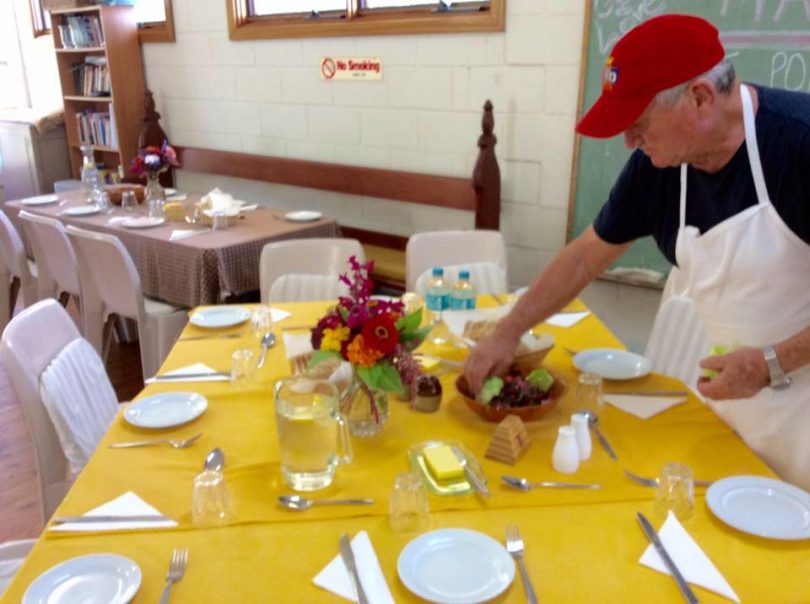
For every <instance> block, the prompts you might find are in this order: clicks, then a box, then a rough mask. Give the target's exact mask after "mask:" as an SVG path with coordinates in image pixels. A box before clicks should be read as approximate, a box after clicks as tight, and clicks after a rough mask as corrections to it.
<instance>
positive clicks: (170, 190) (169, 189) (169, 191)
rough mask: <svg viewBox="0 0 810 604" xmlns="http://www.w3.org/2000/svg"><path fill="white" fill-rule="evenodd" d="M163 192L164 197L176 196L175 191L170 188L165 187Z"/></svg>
mask: <svg viewBox="0 0 810 604" xmlns="http://www.w3.org/2000/svg"><path fill="white" fill-rule="evenodd" d="M163 192H164V193H166V195H177V189H173V188H171V187H166V188H165V189H163Z"/></svg>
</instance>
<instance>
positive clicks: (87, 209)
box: [62, 206, 101, 216]
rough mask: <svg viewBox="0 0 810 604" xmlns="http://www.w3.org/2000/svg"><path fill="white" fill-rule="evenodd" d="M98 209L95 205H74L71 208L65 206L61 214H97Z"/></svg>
mask: <svg viewBox="0 0 810 604" xmlns="http://www.w3.org/2000/svg"><path fill="white" fill-rule="evenodd" d="M100 211H101V210H99V209H98V208H97V207H96V206H75V207H73V208H65V209H64V210H62V214H66V215H68V216H90V215H91V214H98V213H99V212H100Z"/></svg>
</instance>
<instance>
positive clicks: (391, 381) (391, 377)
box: [357, 362, 405, 394]
mask: <svg viewBox="0 0 810 604" xmlns="http://www.w3.org/2000/svg"><path fill="white" fill-rule="evenodd" d="M357 375H358V376H359V377H360V379H361V380H363V381H364V382H365V383H366V385H367V386H368V387H369V388H372V389H374V390H385V391H386V392H393V393H395V394H402V393H403V392H405V386H403V384H402V378H401V377H400V376H399V372H398V371H397V370H396V368H395V367H394V366H393V365H392V364H391V363H387V362H386V363H377V364H376V365H374V367H358V368H357Z"/></svg>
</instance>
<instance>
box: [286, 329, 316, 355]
mask: <svg viewBox="0 0 810 604" xmlns="http://www.w3.org/2000/svg"><path fill="white" fill-rule="evenodd" d="M281 337H282V338H284V349H285V351H286V353H287V360H289V359H294V358H295V357H297V356H301V355H302V354H307V353H309V352H312V341H311V337H310V334H309V332H307V333H283V334H281Z"/></svg>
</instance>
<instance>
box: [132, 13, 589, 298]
mask: <svg viewBox="0 0 810 604" xmlns="http://www.w3.org/2000/svg"><path fill="white" fill-rule="evenodd" d="M225 5H226V3H225V2H223V1H222V0H173V6H174V17H175V27H176V33H177V42H176V43H175V44H147V45H145V46H144V49H143V55H144V64H145V70H146V80H147V84H148V86H149V87H150V88H151V89H152V90H153V92H154V93H155V97H156V101H157V105H158V110H159V111H160V112H161V113H162V114H163V120H162V124H163V127H164V129H165V130H166V131H167V133H168V135H169V137H170V139H171V141H172V142H173V143H175V144H178V145H189V146H198V147H205V148H211V149H222V150H228V151H243V152H246V153H259V154H267V155H275V156H281V157H291V158H298V159H308V160H316V161H327V162H338V163H347V164H351V163H358V164H363V165H366V166H370V167H375V168H390V169H396V170H409V171H416V172H428V173H434V174H443V175H450V176H461V177H468V176H470V175H471V173H472V168H473V165H474V162H475V158H476V156H477V151H478V149H477V147H476V140H477V137H478V134H479V132H480V119H481V108H482V106H483V104H484V101H485V100H486V99H490V100H492V102H493V104H494V106H495V133H496V135H497V137H498V145H497V147H496V153H497V156H498V160H499V162H500V166H501V175H502V186H503V195H502V197H503V212H502V218H501V225H502V227H501V228H502V231H503V233H504V236H505V237H506V240H507V243H508V246H509V262H510V281H511V283H512V284H514V285H522V284H525V283H527V282H528V281H529V280H530V279H531V278H532V277H533V276H534V275H535V273H536V272H537V270H538V269H539V268H541V267H542V266H543V265H544V264H545V263H546V262H548V260H549V259H550V258H551V257H552V256H553V254H554V253H555V252H556V251H557V250H559V249H560V247H562V245H563V244H564V241H565V229H566V219H567V205H568V188H569V178H570V171H571V162H572V150H573V142H574V123H575V114H576V100H577V86H578V77H579V61H580V48H581V45H582V35H583V19H584V11H585V0H507V3H506V8H507V20H506V31H505V32H504V33H493V34H455V35H420V36H396V37H392V36H372V37H360V38H320V39H305V40H279V41H272V40H262V41H256V42H251V41H245V42H232V41H230V40H229V39H228V33H227V22H226V13H225ZM327 55H329V56H375V57H380V58H381V59H382V61H383V68H384V79H383V81H382V82H367V83H362V82H359V83H358V82H327V81H323V80H321V79H320V75H319V62H320V58H321V57H323V56H327ZM179 184H180V186H181V187H182V188H184V189H188V190H192V191H199V192H205V191H207V190H210V189H211V188H212V187H214V186H219V187H220V188H223V189H225V190H228V191H231V192H233V193H234V194H236V195H237V196H239V197H242V198H246V199H251V200H256V201H260V202H263V203H267V204H271V205H275V206H278V207H284V208H288V207H289V208H315V209H322V210H323V211H325V212H328V213H330V214H332V215H335V216H338V217H339V219H340V221H341V222H342V223H345V224H347V225H352V226H357V227H363V228H370V229H374V230H382V231H387V232H392V233H397V234H402V235H410V234H411V233H413V232H415V231H418V230H427V229H438V228H465V227H470V226H472V218H471V214H470V213H468V212H458V211H452V210H433V209H431V208H428V207H425V206H418V205H413V204H401V203H394V202H390V201H384V200H379V199H358V198H356V197H353V196H346V195H337V194H329V193H326V192H317V191H312V190H302V189H297V188H293V187H283V186H273V185H268V184H264V183H259V182H255V181H239V180H236V179H225V178H222V177H210V176H203V175H199V174H191V173H187V172H186V173H184V172H182V171H180V174H179Z"/></svg>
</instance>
